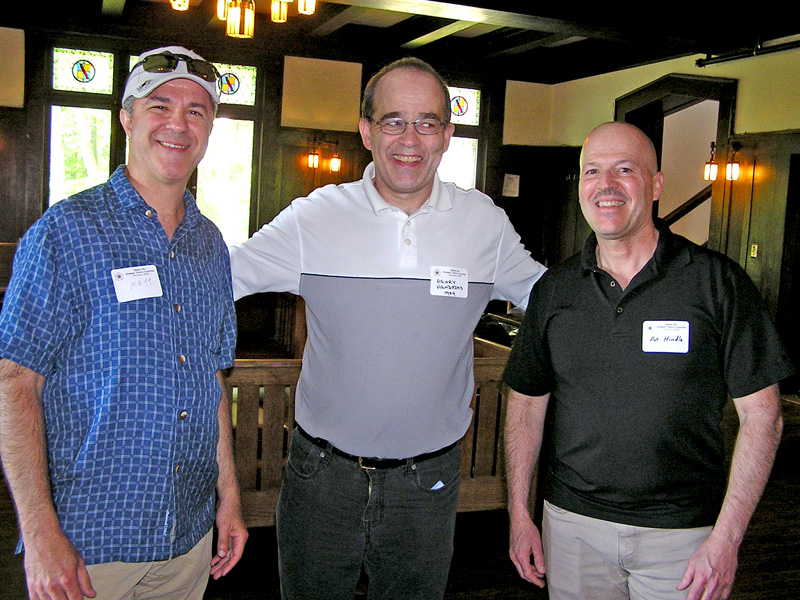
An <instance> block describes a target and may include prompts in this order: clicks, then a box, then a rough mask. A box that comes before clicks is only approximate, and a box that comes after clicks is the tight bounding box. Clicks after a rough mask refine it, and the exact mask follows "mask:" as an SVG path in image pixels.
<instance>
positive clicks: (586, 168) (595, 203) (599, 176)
mask: <svg viewBox="0 0 800 600" xmlns="http://www.w3.org/2000/svg"><path fill="white" fill-rule="evenodd" d="M663 181H664V179H663V175H662V174H661V173H660V172H659V171H658V162H657V158H656V153H655V150H654V149H653V146H652V144H651V143H650V142H649V140H648V139H647V138H646V137H645V136H644V134H643V133H641V131H639V130H638V129H636V128H635V127H632V126H631V125H626V124H624V123H607V124H605V125H601V126H600V127H598V128H596V129H595V130H594V131H593V132H592V133H591V134H589V137H588V138H586V142H585V143H584V146H583V151H582V152H581V179H580V191H579V196H580V203H581V210H582V211H583V215H584V217H586V220H587V222H588V223H589V225H590V226H591V228H592V230H593V231H594V232H595V233H596V234H597V237H598V239H601V240H628V239H632V238H635V237H636V236H638V235H639V234H642V233H647V234H650V233H652V232H653V231H654V225H653V217H652V210H653V200H657V199H658V198H659V197H660V196H661V191H662V188H663Z"/></svg>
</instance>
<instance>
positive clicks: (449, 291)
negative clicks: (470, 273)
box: [431, 267, 469, 298]
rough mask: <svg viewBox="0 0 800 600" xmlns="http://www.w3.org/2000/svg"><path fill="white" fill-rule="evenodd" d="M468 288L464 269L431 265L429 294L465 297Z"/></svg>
mask: <svg viewBox="0 0 800 600" xmlns="http://www.w3.org/2000/svg"><path fill="white" fill-rule="evenodd" d="M468 288H469V280H468V279H467V271H466V269H456V268H453V267H431V296H449V297H451V298H466V297H467V290H468Z"/></svg>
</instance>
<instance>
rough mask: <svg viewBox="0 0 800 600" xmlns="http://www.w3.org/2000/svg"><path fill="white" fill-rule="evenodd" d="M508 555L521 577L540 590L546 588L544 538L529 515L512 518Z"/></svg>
mask: <svg viewBox="0 0 800 600" xmlns="http://www.w3.org/2000/svg"><path fill="white" fill-rule="evenodd" d="M508 554H509V556H511V561H512V562H513V563H514V566H515V567H516V568H517V573H519V576H520V577H522V578H523V579H524V580H525V581H530V582H531V583H533V584H534V585H537V586H539V587H540V588H543V587H544V573H545V568H544V553H543V552H542V538H541V536H540V535H539V530H538V529H537V528H536V525H534V524H533V521H532V520H531V518H530V515H529V514H528V513H525V514H524V515H522V516H518V517H514V516H512V517H511V535H510V540H509V549H508ZM531 556H533V564H531Z"/></svg>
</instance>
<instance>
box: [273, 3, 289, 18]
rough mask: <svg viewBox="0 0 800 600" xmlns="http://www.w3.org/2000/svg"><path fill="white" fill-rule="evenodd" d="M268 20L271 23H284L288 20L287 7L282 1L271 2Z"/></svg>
mask: <svg viewBox="0 0 800 600" xmlns="http://www.w3.org/2000/svg"><path fill="white" fill-rule="evenodd" d="M270 18H271V19H272V22H273V23H286V20H287V19H288V18H289V5H288V4H287V3H286V2H284V1H283V0H272V8H271V10H270Z"/></svg>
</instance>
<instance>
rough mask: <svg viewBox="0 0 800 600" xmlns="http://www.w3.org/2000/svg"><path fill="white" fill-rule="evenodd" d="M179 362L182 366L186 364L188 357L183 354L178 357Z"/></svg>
mask: <svg viewBox="0 0 800 600" xmlns="http://www.w3.org/2000/svg"><path fill="white" fill-rule="evenodd" d="M178 362H179V363H181V364H183V363H185V362H186V357H185V356H184V355H183V354H181V355H180V356H178Z"/></svg>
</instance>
